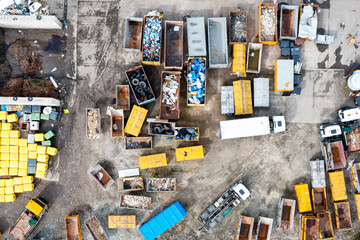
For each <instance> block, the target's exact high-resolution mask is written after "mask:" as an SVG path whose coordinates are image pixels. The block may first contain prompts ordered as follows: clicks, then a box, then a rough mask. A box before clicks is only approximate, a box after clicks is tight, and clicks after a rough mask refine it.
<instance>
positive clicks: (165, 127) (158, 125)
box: [149, 122, 175, 136]
mask: <svg viewBox="0 0 360 240" xmlns="http://www.w3.org/2000/svg"><path fill="white" fill-rule="evenodd" d="M149 128H150V131H151V133H152V134H159V135H169V136H173V135H174V134H175V131H174V129H173V127H172V124H171V123H163V122H150V124H149Z"/></svg>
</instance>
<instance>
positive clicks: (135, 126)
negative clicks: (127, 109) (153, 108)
mask: <svg viewBox="0 0 360 240" xmlns="http://www.w3.org/2000/svg"><path fill="white" fill-rule="evenodd" d="M147 112H148V110H146V109H145V108H142V107H139V106H137V105H134V107H133V109H132V110H131V113H130V116H129V119H128V121H127V123H126V126H125V129H124V132H126V133H128V134H130V135H133V136H135V137H137V136H139V133H140V130H141V127H142V125H143V123H144V121H145V118H146V114H147Z"/></svg>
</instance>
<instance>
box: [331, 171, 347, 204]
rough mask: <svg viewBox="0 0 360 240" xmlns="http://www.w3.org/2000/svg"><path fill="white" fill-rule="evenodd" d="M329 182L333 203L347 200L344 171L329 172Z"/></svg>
mask: <svg viewBox="0 0 360 240" xmlns="http://www.w3.org/2000/svg"><path fill="white" fill-rule="evenodd" d="M329 181H330V189H331V195H332V198H333V201H342V200H347V195H346V186H345V179H344V173H343V171H335V172H329Z"/></svg>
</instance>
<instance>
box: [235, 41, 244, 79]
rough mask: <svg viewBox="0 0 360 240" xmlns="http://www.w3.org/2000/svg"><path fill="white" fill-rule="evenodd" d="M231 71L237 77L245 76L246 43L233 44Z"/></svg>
mask: <svg viewBox="0 0 360 240" xmlns="http://www.w3.org/2000/svg"><path fill="white" fill-rule="evenodd" d="M232 73H233V74H236V75H237V76H238V77H246V44H234V45H233V67H232Z"/></svg>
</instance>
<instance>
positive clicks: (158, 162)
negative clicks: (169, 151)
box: [139, 153, 167, 169]
mask: <svg viewBox="0 0 360 240" xmlns="http://www.w3.org/2000/svg"><path fill="white" fill-rule="evenodd" d="M139 164H140V169H145V168H156V167H163V166H166V165H167V159H166V154H165V153H160V154H154V155H149V156H141V157H139Z"/></svg>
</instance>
